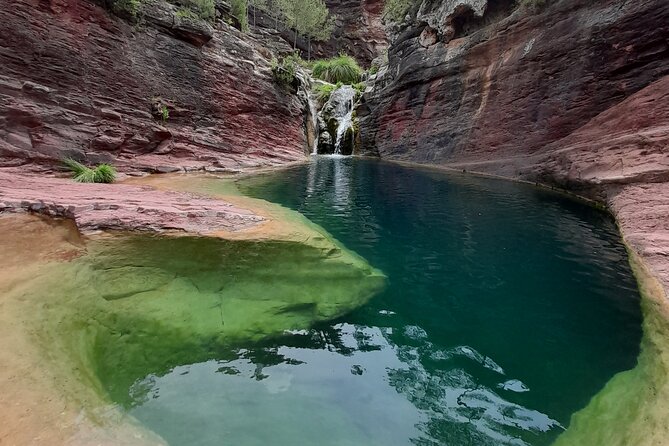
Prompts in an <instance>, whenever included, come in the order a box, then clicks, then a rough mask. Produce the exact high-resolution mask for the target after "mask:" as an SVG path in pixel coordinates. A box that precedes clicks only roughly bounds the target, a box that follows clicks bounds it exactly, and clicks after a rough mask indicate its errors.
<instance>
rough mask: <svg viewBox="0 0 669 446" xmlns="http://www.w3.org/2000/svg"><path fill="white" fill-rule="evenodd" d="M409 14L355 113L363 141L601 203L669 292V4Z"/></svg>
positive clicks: (470, 8) (651, 0) (386, 152)
mask: <svg viewBox="0 0 669 446" xmlns="http://www.w3.org/2000/svg"><path fill="white" fill-rule="evenodd" d="M410 17H411V19H410V20H408V21H405V22H404V23H402V24H401V25H398V26H396V28H395V32H394V34H393V35H392V36H391V42H392V44H391V46H390V49H389V63H388V65H387V66H386V67H384V68H383V69H382V70H381V71H380V72H379V73H378V75H376V76H375V77H374V78H373V79H372V82H373V86H372V87H371V88H369V89H368V90H367V92H366V93H365V95H364V96H363V101H364V103H363V105H362V106H361V107H360V108H359V109H358V116H359V117H360V126H361V134H362V147H363V149H366V150H367V151H368V153H369V154H375V155H378V156H380V157H382V158H387V159H394V160H402V161H410V162H418V163H425V164H432V165H439V166H444V167H449V168H456V169H459V170H467V171H476V172H484V173H489V174H495V175H501V176H505V177H511V178H519V179H524V180H529V181H532V182H538V183H544V184H549V185H553V186H558V187H561V188H564V189H567V190H570V191H574V192H577V193H578V194H581V195H585V196H588V197H590V198H594V199H597V200H599V201H601V202H605V203H607V204H608V205H609V207H610V208H611V209H612V210H613V212H614V213H615V214H616V216H617V217H618V220H619V222H620V224H621V227H622V230H623V234H624V235H625V236H626V237H627V238H628V239H629V241H630V242H631V244H632V246H633V247H634V248H635V249H636V250H638V251H639V252H640V253H641V254H642V257H643V258H644V260H645V261H647V263H648V264H649V266H650V267H651V268H652V269H653V270H654V272H655V273H657V274H658V275H659V276H661V277H663V279H664V283H665V287H666V288H667V289H669V277H667V275H666V271H667V269H668V268H667V265H669V217H668V215H669V214H668V213H667V209H668V207H667V206H668V205H669V190H667V188H666V187H665V185H666V183H665V182H666V181H668V180H669V127H668V126H667V122H669V77H668V75H669V42H668V41H667V35H669V3H667V2H665V1H659V0H645V1H639V2H620V1H613V0H597V1H585V0H562V1H556V2H549V3H548V6H547V7H546V8H544V9H543V10H537V9H533V8H523V7H520V8H515V9H514V5H513V2H511V1H504V0H496V1H492V0H489V1H479V0H462V1H446V2H433V1H431V0H425V1H423V2H422V3H420V4H417V5H416V6H415V7H414V9H413V10H412V11H411V12H410Z"/></svg>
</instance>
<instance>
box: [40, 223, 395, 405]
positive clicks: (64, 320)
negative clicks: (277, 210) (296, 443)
mask: <svg viewBox="0 0 669 446" xmlns="http://www.w3.org/2000/svg"><path fill="white" fill-rule="evenodd" d="M383 284H384V277H383V275H382V274H381V273H380V272H379V271H376V270H374V269H373V268H372V267H370V266H369V265H367V264H366V263H365V262H364V260H362V259H361V258H359V257H357V256H355V255H354V254H352V253H349V252H347V251H346V250H344V249H340V248H338V247H336V245H335V244H334V243H333V244H332V245H331V246H330V247H329V248H328V249H319V248H316V247H313V246H308V245H304V244H301V243H297V242H284V241H279V242H272V241H266V242H254V241H240V240H236V241H230V240H223V239H216V238H204V237H176V238H175V237H149V236H117V237H114V238H103V239H100V240H93V241H91V242H89V245H88V253H87V254H86V255H84V256H82V257H80V258H79V259H76V260H75V261H73V262H70V263H68V264H63V265H60V267H57V268H55V270H54V272H53V273H52V274H50V275H49V277H43V278H42V280H40V282H39V283H37V284H35V289H34V291H33V292H34V293H38V294H40V295H41V299H42V300H43V301H44V302H48V306H47V307H46V308H44V309H43V311H42V312H41V315H40V317H39V318H38V319H37V320H36V322H37V323H38V324H39V326H40V327H41V328H40V329H39V330H38V331H37V333H38V336H39V337H41V338H42V339H43V340H44V346H45V347H48V346H49V345H50V344H52V343H56V344H64V345H65V344H67V346H66V347H65V348H64V351H65V352H66V353H68V354H69V355H73V356H79V357H78V358H63V360H69V361H73V362H74V363H78V364H81V367H80V370H79V372H80V373H81V374H83V375H87V376H88V375H90V376H88V378H89V379H88V380H89V382H91V383H93V384H94V385H95V387H97V388H98V389H100V390H103V389H104V390H106V391H107V392H109V394H110V396H111V398H112V400H114V401H117V402H124V401H126V400H127V389H128V387H129V386H130V385H131V384H132V383H133V382H134V381H135V380H137V379H139V378H143V377H144V376H146V375H147V374H151V373H153V374H158V375H160V374H161V373H163V372H166V371H168V370H170V369H171V368H172V367H175V366H177V365H182V364H188V363H191V362H198V361H203V360H206V359H209V358H210V357H213V356H215V353H216V351H217V349H219V348H220V347H221V346H223V345H230V344H233V343H235V342H238V341H241V340H255V339H259V338H262V337H265V336H270V335H275V334H280V333H282V332H283V331H284V330H290V329H300V328H307V327H309V326H310V325H311V324H312V323H313V322H316V321H319V320H324V319H330V318H334V317H337V316H340V315H342V314H343V313H345V312H347V311H349V310H351V309H353V308H355V307H357V306H359V305H361V304H363V303H364V302H366V301H367V300H368V299H369V298H370V297H371V296H372V295H373V294H374V293H375V292H377V291H378V290H379V289H380V288H381V287H382V286H383ZM89 369H92V370H93V371H94V372H95V373H94V374H91V373H90V372H91V370H89ZM98 379H99V383H97V382H96V381H97V380H98Z"/></svg>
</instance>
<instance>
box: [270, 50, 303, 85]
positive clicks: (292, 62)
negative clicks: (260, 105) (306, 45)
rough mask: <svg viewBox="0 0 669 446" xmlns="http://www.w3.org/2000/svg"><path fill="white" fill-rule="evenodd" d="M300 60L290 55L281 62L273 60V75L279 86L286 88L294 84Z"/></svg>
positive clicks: (280, 60) (294, 55)
mask: <svg viewBox="0 0 669 446" xmlns="http://www.w3.org/2000/svg"><path fill="white" fill-rule="evenodd" d="M299 59H300V57H299V56H298V55H296V54H290V55H288V56H286V57H282V58H281V59H279V60H277V59H272V74H273V75H274V80H275V81H276V83H277V84H279V85H281V86H285V87H288V86H292V85H293V84H294V82H295V74H296V73H297V67H298V65H299Z"/></svg>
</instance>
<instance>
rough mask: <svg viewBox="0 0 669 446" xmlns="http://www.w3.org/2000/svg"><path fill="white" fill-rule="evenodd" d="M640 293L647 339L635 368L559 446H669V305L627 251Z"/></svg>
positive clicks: (578, 418)
mask: <svg viewBox="0 0 669 446" xmlns="http://www.w3.org/2000/svg"><path fill="white" fill-rule="evenodd" d="M628 252H629V256H630V264H631V266H632V270H633V271H634V274H635V276H636V278H637V281H638V284H639V289H640V291H641V297H642V299H641V310H642V313H643V338H642V340H641V353H640V354H639V359H638V363H637V365H636V367H634V368H633V369H632V370H627V371H624V372H621V373H618V374H617V375H615V376H614V377H613V378H612V379H611V380H610V381H609V382H608V383H607V384H606V386H605V387H604V389H602V390H601V391H600V392H599V393H598V394H597V395H595V396H594V397H593V398H592V400H591V401H590V403H589V404H588V405H587V406H586V407H585V408H583V409H582V410H580V411H578V412H576V413H575V414H574V415H573V416H572V419H571V423H570V425H569V429H567V430H566V431H565V432H564V433H563V434H562V435H561V436H560V437H558V439H557V440H556V442H555V443H554V445H555V446H591V445H607V446H616V445H620V446H626V445H637V446H642V445H665V444H667V442H668V441H669V425H668V424H667V413H669V346H668V345H667V340H668V339H669V302H667V298H666V295H665V291H664V289H663V287H662V284H661V283H660V282H659V281H658V280H657V279H656V278H655V277H653V275H652V274H651V273H650V272H649V271H648V269H647V268H646V266H645V265H644V264H643V261H642V260H641V258H640V257H639V256H638V255H637V254H636V253H635V252H634V251H633V250H631V249H628Z"/></svg>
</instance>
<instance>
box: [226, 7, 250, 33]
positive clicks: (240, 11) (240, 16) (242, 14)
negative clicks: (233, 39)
mask: <svg viewBox="0 0 669 446" xmlns="http://www.w3.org/2000/svg"><path fill="white" fill-rule="evenodd" d="M230 6H231V8H230V13H231V14H232V15H233V16H235V17H236V18H237V20H239V23H240V25H241V28H242V31H244V32H247V31H248V30H249V18H248V15H247V10H248V0H231V1H230Z"/></svg>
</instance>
